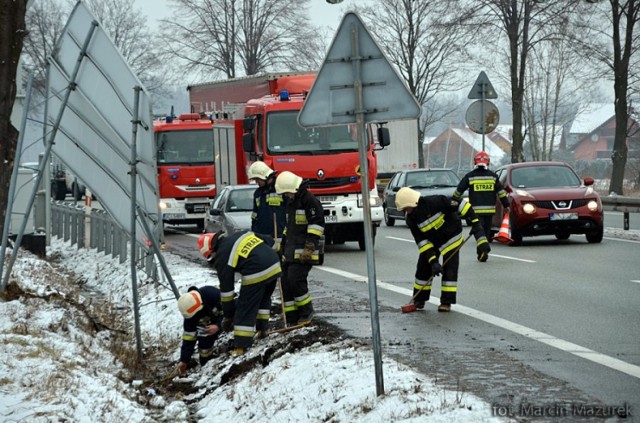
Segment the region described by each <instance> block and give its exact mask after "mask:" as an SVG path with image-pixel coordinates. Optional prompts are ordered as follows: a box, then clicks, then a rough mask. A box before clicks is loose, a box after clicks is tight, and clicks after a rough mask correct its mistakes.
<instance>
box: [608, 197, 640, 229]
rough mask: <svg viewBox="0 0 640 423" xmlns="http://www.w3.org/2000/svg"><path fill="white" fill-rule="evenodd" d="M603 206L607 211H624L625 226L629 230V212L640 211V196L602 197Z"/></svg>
mask: <svg viewBox="0 0 640 423" xmlns="http://www.w3.org/2000/svg"><path fill="white" fill-rule="evenodd" d="M600 199H601V200H602V207H603V208H604V209H605V210H607V211H620V212H622V213H623V227H624V229H625V230H627V231H628V230H629V213H640V198H634V197H622V196H619V195H615V196H606V197H604V196H603V197H600Z"/></svg>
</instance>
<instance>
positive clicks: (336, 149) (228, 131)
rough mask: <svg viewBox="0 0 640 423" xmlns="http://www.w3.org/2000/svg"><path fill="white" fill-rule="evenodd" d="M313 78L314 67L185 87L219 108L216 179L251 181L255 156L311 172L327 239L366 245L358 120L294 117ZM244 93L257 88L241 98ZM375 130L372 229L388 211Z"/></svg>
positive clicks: (194, 99) (199, 103) (197, 103)
mask: <svg viewBox="0 0 640 423" xmlns="http://www.w3.org/2000/svg"><path fill="white" fill-rule="evenodd" d="M314 80H315V74H263V75H258V76H252V77H245V78H235V79H230V80H225V81H218V82H212V83H207V84H200V85H197V86H192V87H189V88H188V89H189V91H190V101H191V107H194V108H196V110H197V108H198V107H203V105H204V107H215V106H219V108H221V111H220V112H219V113H216V114H215V115H214V116H215V117H214V124H213V134H214V144H215V149H216V163H215V168H216V181H218V183H219V184H222V185H224V184H237V183H247V182H248V180H247V169H248V166H249V165H250V164H251V163H252V162H253V161H256V160H262V161H264V162H265V163H266V164H267V165H268V166H269V167H271V168H272V169H274V170H277V171H284V170H289V171H291V172H293V173H295V174H297V175H298V176H300V177H302V178H304V179H306V180H308V181H309V186H310V189H311V191H312V192H313V193H314V195H316V196H317V197H318V198H319V200H320V201H321V202H322V205H323V207H324V211H325V223H326V228H325V242H326V243H327V244H330V243H333V244H341V243H344V242H346V241H357V242H358V245H359V247H360V249H361V250H364V248H365V243H364V225H363V224H364V209H363V203H362V199H363V197H362V194H361V185H360V161H359V155H358V141H357V138H356V133H355V127H354V126H353V125H343V126H333V127H326V128H309V129H305V128H302V127H300V126H299V125H298V123H297V117H298V113H299V112H300V109H301V108H302V105H303V103H304V101H305V98H306V94H307V93H308V91H309V90H310V89H311V85H312V84H313V81H314ZM243 93H244V95H245V96H246V95H248V94H250V93H253V94H254V95H255V94H258V95H257V96H253V97H246V98H244V100H241V96H242V95H243ZM370 129H371V128H370ZM373 132H374V131H371V130H368V131H367V139H368V140H369V143H368V144H369V145H368V152H367V161H368V172H369V186H370V187H371V188H372V191H371V196H370V203H371V220H372V223H373V228H372V233H373V236H374V237H375V233H376V228H377V227H378V226H379V225H380V222H381V221H382V218H383V211H382V206H381V202H380V198H379V197H378V193H377V190H376V188H375V187H376V184H375V178H376V174H377V158H376V154H375V152H374V146H375V142H374V136H373ZM375 133H376V135H377V134H378V133H380V134H383V133H386V132H384V131H375ZM384 143H385V142H383V143H382V144H384ZM222 185H221V186H222Z"/></svg>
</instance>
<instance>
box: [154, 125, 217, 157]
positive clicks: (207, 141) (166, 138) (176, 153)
mask: <svg viewBox="0 0 640 423" xmlns="http://www.w3.org/2000/svg"><path fill="white" fill-rule="evenodd" d="M156 141H157V146H158V164H160V165H167V164H213V131H211V130H210V129H208V130H206V129H200V130H191V131H165V132H158V133H157V134H156Z"/></svg>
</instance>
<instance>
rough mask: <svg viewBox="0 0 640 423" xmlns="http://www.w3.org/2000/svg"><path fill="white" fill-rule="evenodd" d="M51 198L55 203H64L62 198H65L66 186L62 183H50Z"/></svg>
mask: <svg viewBox="0 0 640 423" xmlns="http://www.w3.org/2000/svg"><path fill="white" fill-rule="evenodd" d="M51 196H52V197H53V199H54V200H56V201H64V198H65V197H66V196H67V186H66V185H65V183H64V181H52V182H51Z"/></svg>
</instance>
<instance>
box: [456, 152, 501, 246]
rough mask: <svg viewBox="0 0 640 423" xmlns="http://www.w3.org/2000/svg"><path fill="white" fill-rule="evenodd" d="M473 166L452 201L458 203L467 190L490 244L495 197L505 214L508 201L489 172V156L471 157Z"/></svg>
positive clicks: (459, 185) (492, 174)
mask: <svg viewBox="0 0 640 423" xmlns="http://www.w3.org/2000/svg"><path fill="white" fill-rule="evenodd" d="M473 164H474V165H475V168H474V169H473V170H471V171H470V172H469V173H467V174H466V175H464V177H463V178H462V179H461V180H460V182H459V183H458V187H457V188H456V190H455V191H454V193H453V199H454V200H458V201H460V200H461V199H462V194H463V193H464V192H465V191H466V190H467V189H468V190H469V202H470V203H471V205H472V206H473V210H474V211H475V212H476V215H477V216H478V219H480V224H481V225H482V227H483V229H484V234H485V236H486V237H487V240H489V242H491V241H492V240H493V235H492V233H491V221H492V220H493V215H494V214H495V213H496V197H497V198H498V199H499V200H500V202H501V203H502V206H503V207H504V212H505V213H509V200H508V199H507V192H506V191H505V190H504V188H503V187H502V184H501V183H500V181H499V180H498V175H496V174H495V173H494V172H492V171H490V170H489V154H487V152H485V151H480V152H479V153H478V154H476V155H475V156H474V157H473Z"/></svg>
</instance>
